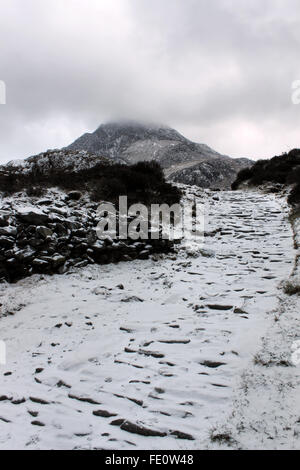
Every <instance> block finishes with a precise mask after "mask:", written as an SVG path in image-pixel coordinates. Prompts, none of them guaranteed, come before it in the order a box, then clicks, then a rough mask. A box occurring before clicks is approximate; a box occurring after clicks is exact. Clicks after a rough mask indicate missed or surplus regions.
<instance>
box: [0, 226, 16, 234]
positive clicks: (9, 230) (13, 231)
mask: <svg viewBox="0 0 300 470" xmlns="http://www.w3.org/2000/svg"><path fill="white" fill-rule="evenodd" d="M17 233H18V230H17V228H16V227H13V226H11V225H9V226H8V227H0V235H6V236H8V237H10V236H11V237H15V236H16V235H17Z"/></svg>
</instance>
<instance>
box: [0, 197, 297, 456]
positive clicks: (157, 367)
mask: <svg viewBox="0 0 300 470" xmlns="http://www.w3.org/2000/svg"><path fill="white" fill-rule="evenodd" d="M190 191H191V192H193V191H194V192H195V193H196V194H197V191H196V190H193V189H191V190H190ZM199 194H200V192H199ZM208 194H209V193H208ZM218 194H219V195H218ZM208 197H209V213H210V215H209V217H208V219H207V220H208V226H207V227H206V230H207V231H208V232H210V231H213V230H214V229H218V228H220V229H221V231H218V232H217V235H215V236H207V237H206V238H205V245H204V248H205V250H207V251H206V252H205V251H202V255H201V254H200V252H199V253H198V254H197V252H195V253H194V254H193V253H187V251H186V250H181V251H179V253H178V254H177V255H169V256H166V257H161V258H159V257H156V261H155V260H154V259H153V260H149V261H134V262H131V263H119V264H117V265H107V266H89V267H86V268H84V269H82V270H77V271H76V270H75V271H74V272H72V273H69V274H65V275H62V276H59V275H56V276H53V277H49V276H33V277H32V278H29V279H26V280H23V281H20V282H19V283H18V284H16V285H10V286H2V287H1V293H2V300H1V302H2V304H3V305H2V309H3V312H6V313H7V314H8V315H7V316H5V317H2V318H1V319H0V323H1V330H0V331H1V333H0V339H1V340H4V341H5V342H6V345H7V364H6V366H0V377H1V388H0V449H132V450H134V449H200V448H212V447H219V446H222V445H233V446H239V445H240V446H242V447H245V448H250V447H252V445H253V446H256V447H259V446H260V444H261V443H262V442H263V443H264V444H265V442H266V440H262V441H260V440H259V436H260V434H262V433H263V431H262V430H261V432H260V431H259V432H258V433H256V437H257V438H254V437H253V436H252V435H251V432H252V433H254V431H253V430H252V431H251V432H250V431H249V429H252V428H251V426H250V425H249V428H247V425H248V424H247V425H245V429H246V431H245V433H246V434H245V435H244V434H243V433H241V439H240V441H239V439H237V441H238V444H235V440H234V439H236V438H237V434H238V431H237V429H238V428H237V427H238V426H240V424H241V421H243V419H244V418H243V417H244V416H245V420H244V421H247V423H250V421H251V418H253V416H252V415H251V416H249V413H253V414H254V417H255V419H256V421H263V420H264V412H265V410H264V403H265V402H267V401H268V397H269V395H272V393H273V391H272V390H273V389H272V390H270V387H268V386H265V385H263V382H260V387H261V388H260V392H261V396H262V398H261V397H260V395H256V391H257V389H256V390H255V389H252V390H251V393H252V394H251V393H250V395H249V397H246V396H244V395H243V393H242V392H241V384H243V383H245V382H243V379H244V378H245V371H250V370H251V371H252V369H253V367H254V368H255V367H260V368H263V367H264V366H260V365H257V366H255V364H254V362H253V358H254V357H256V358H257V359H259V358H260V357H261V356H260V355H259V354H258V355H257V352H258V351H259V349H260V344H261V337H262V336H266V337H268V335H270V334H271V333H270V332H272V328H274V327H275V326H276V323H278V322H274V314H273V313H272V314H270V312H271V311H275V312H276V311H278V312H281V314H282V315H284V312H283V311H282V309H284V306H283V304H282V301H281V300H280V296H279V297H278V294H279V293H280V292H281V291H280V290H279V287H278V286H279V283H280V281H282V280H283V279H286V278H287V277H288V276H289V274H290V273H291V270H292V268H293V263H294V255H295V253H294V250H293V243H292V232H291V227H290V225H289V222H288V219H287V214H286V213H285V212H282V210H281V206H280V205H279V203H278V202H277V201H276V200H275V198H274V196H268V195H259V194H255V193H243V192H236V193H230V192H222V193H216V194H213V193H210V195H208ZM218 199H219V200H218ZM212 252H213V253H214V254H215V255H214V256H212ZM203 254H204V255H206V256H203ZM290 302H291V304H292V302H297V299H296V300H295V299H293V300H292V299H291V300H290ZM289 308H291V310H292V312H293V316H294V317H295V316H296V315H295V309H296V312H297V306H295V305H291V306H290V307H289ZM298 310H299V309H298ZM9 313H10V314H9ZM286 322H288V320H286ZM274 325H275V326H274ZM278 335H279V336H280V335H281V340H280V341H281V343H280V344H284V341H285V329H284V328H282V329H281V330H280V332H278ZM294 336H295V332H294ZM289 339H291V338H289ZM270 341H271V342H272V341H274V337H272V340H270ZM273 346H274V345H273ZM286 347H287V346H286ZM258 362H259V361H258ZM275 369H276V371H277V372H276V373H277V374H278V373H279V372H278V371H279V369H280V370H281V369H282V367H281V366H280V367H276V366H274V367H270V368H265V370H264V373H268V374H269V375H271V376H272V377H273V378H272V380H274V381H275V382H276V380H277V376H274V373H272V371H274V370H275ZM296 370H297V368H296V367H294V368H292V367H290V368H285V371H286V374H287V376H284V377H287V379H288V375H289V374H292V375H293V374H294V376H293V380H295V374H296V372H295V371H296ZM253 374H255V372H253ZM241 377H242V382H241ZM251 377H252V378H253V375H251ZM246 381H247V379H246ZM284 385H285V389H286V388H288V382H287V383H285V384H284ZM247 387H249V383H248V385H247V383H246V385H244V389H243V390H244V391H245V388H246V389H247ZM274 387H275V385H274ZM274 387H273V388H274ZM291 390H293V392H294V389H291ZM280 393H281V392H280V391H278V396H277V397H276V399H274V402H275V405H276V403H277V401H276V400H279V398H280V396H281V395H280ZM282 393H283V392H282ZM285 393H287V391H285ZM237 394H240V395H241V396H240V401H239V402H237V399H238V398H239V397H237ZM288 396H289V397H292V398H291V400H294V401H297V396H295V394H294V393H293V394H292V395H291V394H288ZM298 396H299V395H298ZM246 399H248V400H249V402H250V404H247V405H246V404H245V400H246ZM298 401H299V399H298ZM289 403H291V402H289ZM273 405H274V403H273ZM275 405H274V406H275ZM297 406H298V408H299V404H298V405H297ZM233 407H235V410H236V413H235V416H234V417H233V415H232V411H233ZM271 408H272V407H271ZM298 408H297V410H298ZM239 413H242V416H240V414H239ZM267 413H269V414H267V419H265V421H264V423H265V426H267V423H268V419H269V416H270V414H271V413H272V409H271V410H267ZM295 413H296V412H295ZM228 416H230V417H231V418H230V420H229V421H228ZM297 417H300V410H299V416H296V414H295V416H294V418H295V419H294V421H296V418H297ZM270 419H271V418H270ZM224 423H225V424H226V425H227V424H228V425H230V426H231V428H230V433H231V434H230V435H229V436H228V437H227V438H226V436H227V435H226V434H225V433H223V434H224V435H222V432H219V433H218V431H217V430H218V429H221V428H222V426H223V427H224V426H225V424H224ZM250 424H251V423H250ZM222 429H223V428H222ZM239 429H242V428H239ZM278 429H279V428H278ZM278 429H277V430H278ZM226 432H227V431H226ZM233 434H235V436H234V438H233V437H232V438H231V436H233ZM254 434H255V433H254ZM248 435H249V436H250V435H251V439H250V438H249V439H250V440H249V441H247V436H248ZM272 436H273V439H272V440H269V441H268V447H273V448H277V447H280V445H281V440H280V436H279V437H278V436H277V437H276V433H274V435H272ZM289 436H290V434H289ZM266 439H267V438H266ZM295 439H296V437H294V438H293V445H296V444H295ZM288 442H289V441H287V440H285V445H287V443H288ZM298 447H299V445H298Z"/></svg>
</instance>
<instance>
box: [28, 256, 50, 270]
mask: <svg viewBox="0 0 300 470" xmlns="http://www.w3.org/2000/svg"><path fill="white" fill-rule="evenodd" d="M32 264H33V265H34V266H37V267H39V268H45V267H48V266H49V262H48V261H45V260H43V259H39V258H35V259H34V260H33V261H32Z"/></svg>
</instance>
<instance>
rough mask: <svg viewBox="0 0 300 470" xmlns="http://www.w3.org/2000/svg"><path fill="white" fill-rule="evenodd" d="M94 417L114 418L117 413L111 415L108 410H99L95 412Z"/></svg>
mask: <svg viewBox="0 0 300 470" xmlns="http://www.w3.org/2000/svg"><path fill="white" fill-rule="evenodd" d="M93 415H94V416H99V417H101V418H112V417H114V416H117V414H116V413H110V412H109V411H106V410H97V411H93Z"/></svg>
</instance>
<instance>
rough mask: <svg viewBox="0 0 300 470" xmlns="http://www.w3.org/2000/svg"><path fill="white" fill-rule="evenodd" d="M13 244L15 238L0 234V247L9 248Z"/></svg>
mask: <svg viewBox="0 0 300 470" xmlns="http://www.w3.org/2000/svg"><path fill="white" fill-rule="evenodd" d="M14 244H15V240H14V239H13V238H10V237H6V236H0V247H3V248H11V247H13V246H14Z"/></svg>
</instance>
